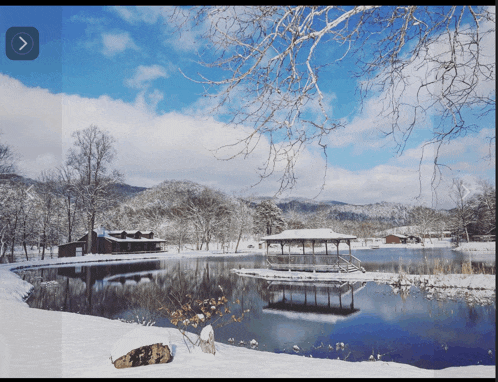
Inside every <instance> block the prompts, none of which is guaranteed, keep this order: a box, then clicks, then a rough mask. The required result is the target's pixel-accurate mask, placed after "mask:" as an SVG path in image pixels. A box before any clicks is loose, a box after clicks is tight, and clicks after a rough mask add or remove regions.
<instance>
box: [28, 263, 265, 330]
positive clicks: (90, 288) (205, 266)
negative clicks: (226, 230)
mask: <svg viewBox="0 0 498 382" xmlns="http://www.w3.org/2000/svg"><path fill="white" fill-rule="evenodd" d="M142 264H145V263H133V264H126V265H106V266H100V267H81V268H79V269H78V268H77V267H76V268H70V267H65V268H53V269H38V270H31V271H24V272H23V273H22V275H23V276H22V277H23V278H25V279H26V281H28V282H30V283H31V284H33V285H34V286H35V288H34V290H33V292H32V295H31V297H30V299H29V301H28V303H29V305H30V306H31V307H34V308H41V309H51V310H64V311H69V312H75V313H85V314H92V315H97V316H103V317H107V318H125V319H133V320H134V319H135V318H136V316H137V315H138V316H139V318H140V319H142V318H146V319H147V320H150V321H158V319H159V318H160V316H159V314H158V311H157V309H158V308H159V307H160V306H163V305H166V306H168V305H169V307H170V308H173V306H172V305H171V300H170V297H171V296H172V295H173V296H176V297H179V298H181V299H184V298H186V295H187V294H191V295H192V296H193V298H194V299H206V298H211V297H214V298H218V297H220V296H222V295H225V296H226V297H227V299H228V300H229V301H230V302H233V301H235V300H236V299H239V300H240V302H241V305H240V306H239V305H232V306H231V309H232V308H233V310H232V313H233V314H235V315H237V316H240V314H241V313H242V310H243V309H251V311H254V310H258V308H260V306H259V305H261V304H262V302H261V300H260V297H259V296H261V297H263V298H264V297H265V296H266V295H267V294H268V291H267V290H266V286H265V282H264V281H261V280H255V279H250V278H247V277H239V276H237V275H235V274H231V273H230V270H231V269H233V268H237V267H238V264H239V263H238V261H237V260H224V261H216V260H207V259H199V258H195V259H182V260H181V261H171V260H168V261H161V262H157V263H152V262H149V263H148V265H147V266H145V265H144V266H142ZM151 264H153V265H151ZM148 269H149V270H150V272H149V271H147V270H148ZM133 270H135V272H134V273H133V274H130V273H131V272H133ZM137 271H138V272H137ZM158 271H159V272H158ZM40 277H43V279H40ZM50 280H52V281H56V282H57V285H55V283H54V284H53V286H52V287H51V288H47V287H43V286H41V285H40V284H41V282H42V281H50ZM144 281H148V282H144ZM254 283H256V286H254ZM220 287H221V289H220Z"/></svg>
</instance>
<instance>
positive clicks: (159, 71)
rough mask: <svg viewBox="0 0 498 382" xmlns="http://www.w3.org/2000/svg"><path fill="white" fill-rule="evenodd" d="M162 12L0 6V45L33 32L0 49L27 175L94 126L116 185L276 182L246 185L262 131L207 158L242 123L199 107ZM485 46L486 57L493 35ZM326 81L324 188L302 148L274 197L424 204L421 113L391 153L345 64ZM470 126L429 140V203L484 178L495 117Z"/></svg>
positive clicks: (183, 46) (195, 43)
mask: <svg viewBox="0 0 498 382" xmlns="http://www.w3.org/2000/svg"><path fill="white" fill-rule="evenodd" d="M169 11H170V9H167V8H166V9H161V8H157V7H152V8H148V7H144V8H138V7H131V8H129V7H127V8H122V7H118V8H116V7H103V8H100V7H22V8H19V7H0V26H1V27H0V38H1V42H2V44H3V43H5V32H6V30H7V29H8V28H9V27H10V26H33V27H36V28H37V29H38V31H39V33H40V54H39V57H38V58H37V59H36V60H34V61H11V60H9V59H8V58H7V57H6V56H5V54H4V53H2V54H0V132H1V135H0V141H1V142H3V143H7V144H9V145H11V146H12V147H13V148H14V149H15V151H16V152H17V153H18V154H19V157H20V159H19V166H18V167H19V170H20V171H19V172H20V173H22V174H23V175H25V176H28V177H31V178H36V177H38V176H39V174H40V172H41V171H43V170H46V169H50V168H54V167H56V166H58V165H60V164H61V163H62V162H63V161H64V158H65V155H66V152H67V149H68V148H69V147H70V146H71V144H72V139H71V134H72V133H73V132H74V131H76V130H79V129H83V128H86V127H88V126H89V125H91V124H95V125H97V126H99V127H100V128H101V129H103V130H106V131H108V132H109V133H111V134H112V135H113V136H114V137H115V138H116V150H117V158H116V161H115V167H116V168H118V169H119V170H121V171H122V172H123V173H124V175H125V181H126V183H128V184H131V185H135V186H145V187H150V186H153V185H156V184H158V183H160V182H162V181H164V180H170V179H179V180H180V179H187V180H192V181H195V182H198V183H201V184H204V185H207V186H211V187H215V188H217V189H220V190H223V191H225V192H228V193H233V194H237V195H242V194H243V195H257V196H272V195H273V194H274V193H275V192H276V191H277V189H278V182H277V178H276V177H273V178H272V177H270V178H268V179H266V180H265V181H263V182H262V183H260V184H258V185H256V186H255V184H256V183H258V180H259V177H258V168H259V167H261V165H262V163H263V162H264V160H265V159H266V157H267V155H268V141H267V140H266V139H265V138H263V139H261V141H260V144H259V145H258V147H257V148H256V149H255V150H254V152H253V153H252V154H251V155H250V156H249V157H247V158H245V159H244V158H236V159H233V160H229V161H223V160H220V158H217V157H216V156H215V154H214V153H215V149H216V148H218V147H220V146H223V145H225V144H229V143H231V142H234V141H236V140H237V139H240V138H242V137H243V136H244V134H245V133H247V132H248V131H249V130H248V128H247V127H239V128H233V127H231V126H225V125H224V124H222V123H221V122H220V121H219V119H217V116H216V115H211V114H209V113H208V112H207V107H208V106H209V105H208V104H209V102H206V101H205V98H203V97H202V92H203V88H202V86H201V85H199V84H196V83H194V82H192V81H190V80H188V79H187V78H185V77H184V76H183V75H182V73H181V72H180V69H181V71H182V72H183V73H186V74H187V75H192V76H194V75H195V73H196V72H197V71H198V70H199V66H198V64H197V63H196V60H197V56H196V53H197V52H198V50H199V46H201V45H202V41H200V40H199V39H200V31H199V30H195V29H194V30H192V31H190V32H188V33H183V34H182V35H181V36H179V35H175V34H173V31H172V28H171V26H170V25H168V19H167V17H166V16H167V14H168V12H169ZM487 43H489V49H490V56H491V57H493V58H494V56H495V55H494V45H495V42H494V40H493V41H488V42H487ZM2 52H5V48H4V47H3V48H2ZM493 64H494V61H493ZM327 80H328V81H326V82H327V83H328V85H327V89H326V90H327V93H326V99H327V100H328V102H329V106H330V110H331V111H332V113H335V115H336V116H338V117H340V118H346V120H347V125H346V127H345V128H344V129H340V130H338V131H335V132H334V133H333V134H331V135H330V141H329V142H328V143H329V147H330V148H329V151H328V162H327V167H328V172H327V177H326V180H325V187H324V189H323V191H322V192H321V193H320V189H321V185H322V182H323V169H324V164H325V159H324V158H323V156H322V155H320V153H319V152H318V151H315V150H313V148H309V149H307V150H306V151H304V152H302V153H301V155H300V157H299V161H298V163H297V165H296V169H295V170H296V175H297V177H298V184H297V186H296V187H295V188H294V189H293V190H292V192H287V193H284V194H283V195H282V196H283V197H315V196H317V195H318V194H319V195H318V197H317V198H318V199H319V200H337V201H342V202H347V203H353V204H366V203H375V202H380V201H388V202H401V203H412V204H426V205H431V203H432V201H433V198H432V194H431V187H430V178H431V175H432V171H433V166H432V162H433V155H434V148H432V147H425V148H423V139H426V138H427V132H428V131H429V129H430V127H431V126H430V118H429V121H426V123H421V124H420V126H418V129H417V131H416V133H415V134H414V135H413V139H412V140H411V141H410V142H409V145H407V147H406V149H405V150H404V151H403V153H401V154H399V153H398V154H397V153H396V150H395V145H394V142H393V140H392V138H390V137H385V136H383V134H382V129H380V128H379V124H378V123H376V118H377V117H376V116H377V114H378V112H379V108H380V107H381V106H380V103H379V102H378V100H377V99H375V98H371V99H368V100H367V102H366V103H365V104H364V107H363V108H362V109H361V110H360V109H359V108H357V107H356V105H357V100H356V99H355V95H354V88H355V85H356V83H355V81H356V80H355V79H353V78H351V77H350V75H349V74H348V72H347V71H346V69H344V70H343V71H342V69H341V68H336V69H335V71H334V73H333V74H331V77H330V79H327ZM483 91H486V92H488V93H489V92H493V93H494V91H495V89H494V86H493V88H492V89H484V90H483ZM340 111H342V115H339V114H340ZM476 123H477V128H476V129H475V131H474V132H472V133H470V134H467V135H466V136H462V137H459V138H457V139H455V140H453V141H452V142H451V144H449V145H445V146H443V147H442V148H441V151H440V161H442V162H443V163H444V164H445V165H447V166H448V167H445V168H444V173H443V175H444V177H443V184H442V185H441V188H440V193H439V194H440V195H439V197H440V199H439V202H440V204H439V205H438V206H439V207H445V208H447V207H451V202H450V201H449V200H448V198H447V197H446V196H445V195H446V194H447V191H445V188H444V187H447V186H448V184H449V182H450V181H451V179H452V178H453V177H463V178H465V179H466V180H468V182H469V183H468V184H469V185H470V186H469V187H472V185H474V184H475V182H476V179H478V178H484V179H487V180H489V181H491V182H492V183H493V184H494V183H495V175H494V173H495V160H494V154H493V155H492V158H491V159H489V150H490V146H489V145H488V137H490V136H494V129H495V115H494V114H492V115H488V116H487V117H486V118H483V119H481V120H479V121H478V122H477V121H476ZM491 149H492V151H493V153H494V146H493V147H491ZM422 150H424V151H423V152H424V156H423V160H422V161H421V160H420V159H421V153H422ZM486 158H487V159H486ZM445 184H446V185H445Z"/></svg>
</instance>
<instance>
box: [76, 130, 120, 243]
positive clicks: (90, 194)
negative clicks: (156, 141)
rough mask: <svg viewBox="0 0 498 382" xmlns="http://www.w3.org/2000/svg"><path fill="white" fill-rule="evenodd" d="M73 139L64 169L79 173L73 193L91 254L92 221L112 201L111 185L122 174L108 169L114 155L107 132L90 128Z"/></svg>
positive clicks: (110, 138)
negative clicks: (83, 222)
mask: <svg viewBox="0 0 498 382" xmlns="http://www.w3.org/2000/svg"><path fill="white" fill-rule="evenodd" d="M73 138H74V148H72V149H71V150H70V151H69V154H68V158H67V166H69V167H70V168H72V169H74V171H75V172H76V173H77V174H78V181H77V183H76V187H75V191H76V192H77V194H78V197H79V198H80V200H81V203H82V209H83V211H84V213H85V215H86V226H87V232H88V235H87V237H88V240H87V253H91V251H92V232H93V229H94V226H95V219H96V217H97V215H98V214H99V213H100V212H102V211H103V210H104V209H105V208H106V207H108V206H109V202H112V197H113V188H112V185H114V184H115V183H118V182H120V181H121V180H122V175H121V174H120V173H119V172H118V171H116V170H113V171H111V170H110V169H109V168H108V166H109V165H110V164H111V163H112V161H113V159H114V155H115V150H114V147H113V144H114V142H115V140H114V138H113V137H112V136H111V135H110V134H109V133H107V132H105V131H102V130H100V129H99V128H98V127H97V126H95V125H91V126H90V127H88V128H86V129H83V130H78V131H76V132H75V133H74V134H73Z"/></svg>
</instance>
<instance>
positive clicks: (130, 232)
mask: <svg viewBox="0 0 498 382" xmlns="http://www.w3.org/2000/svg"><path fill="white" fill-rule="evenodd" d="M122 232H126V234H127V235H134V234H136V233H137V232H140V233H143V234H145V235H148V234H150V233H151V232H152V231H140V230H138V229H137V230H131V231H130V230H124V229H123V230H117V231H106V233H110V234H112V235H116V234H119V233H122Z"/></svg>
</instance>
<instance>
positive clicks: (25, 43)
mask: <svg viewBox="0 0 498 382" xmlns="http://www.w3.org/2000/svg"><path fill="white" fill-rule="evenodd" d="M19 38H20V39H21V41H22V42H23V43H24V45H23V46H21V47H20V48H19V50H22V48H24V47H25V46H26V45H28V43H27V42H26V41H24V39H23V38H22V37H21V36H19Z"/></svg>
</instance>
